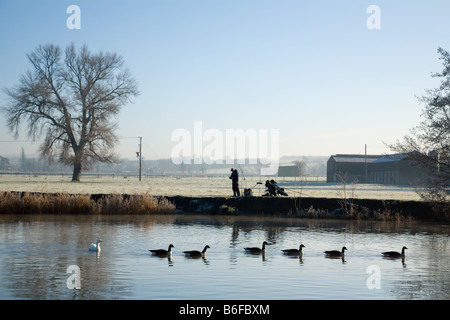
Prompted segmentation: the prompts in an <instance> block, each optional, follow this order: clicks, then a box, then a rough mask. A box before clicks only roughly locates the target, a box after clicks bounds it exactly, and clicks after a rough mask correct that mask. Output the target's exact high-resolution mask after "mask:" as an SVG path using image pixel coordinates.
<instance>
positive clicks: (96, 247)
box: [89, 239, 103, 252]
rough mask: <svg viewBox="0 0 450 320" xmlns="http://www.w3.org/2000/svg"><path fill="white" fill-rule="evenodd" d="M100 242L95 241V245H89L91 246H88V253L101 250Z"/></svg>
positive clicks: (99, 240)
mask: <svg viewBox="0 0 450 320" xmlns="http://www.w3.org/2000/svg"><path fill="white" fill-rule="evenodd" d="M100 242H103V241H102V240H101V239H98V240H97V244H95V243H91V245H90V246H89V251H97V252H100V250H101V248H100Z"/></svg>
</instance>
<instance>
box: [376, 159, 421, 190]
mask: <svg viewBox="0 0 450 320" xmlns="http://www.w3.org/2000/svg"><path fill="white" fill-rule="evenodd" d="M369 170H370V180H369V181H370V182H371V183H380V184H402V185H409V184H418V183H420V181H421V180H423V179H424V178H426V176H427V172H426V170H425V169H424V168H423V167H420V166H419V165H417V164H415V163H414V162H413V161H412V160H411V158H410V155H408V154H391V155H385V156H382V157H380V158H378V159H377V160H375V161H373V162H372V163H371V164H370V166H369Z"/></svg>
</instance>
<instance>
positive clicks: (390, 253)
mask: <svg viewBox="0 0 450 320" xmlns="http://www.w3.org/2000/svg"><path fill="white" fill-rule="evenodd" d="M405 249H408V248H407V247H403V248H402V253H400V252H396V251H386V252H382V255H383V256H385V257H389V258H400V257H404V256H405Z"/></svg>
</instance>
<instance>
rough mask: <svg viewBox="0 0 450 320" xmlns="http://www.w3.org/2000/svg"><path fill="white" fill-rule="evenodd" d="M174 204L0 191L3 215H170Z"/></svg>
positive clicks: (119, 197) (141, 197)
mask: <svg viewBox="0 0 450 320" xmlns="http://www.w3.org/2000/svg"><path fill="white" fill-rule="evenodd" d="M174 211H175V205H174V204H172V203H171V202H169V201H168V200H167V199H165V198H162V199H157V198H155V197H152V196H150V195H149V194H144V195H117V194H116V195H104V196H102V197H101V198H100V199H98V200H95V199H92V198H91V196H89V195H80V194H75V195H74V194H63V193H57V194H47V193H28V192H25V193H15V192H3V193H1V194H0V214H169V213H173V212H174Z"/></svg>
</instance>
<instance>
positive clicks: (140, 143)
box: [139, 137, 142, 181]
mask: <svg viewBox="0 0 450 320" xmlns="http://www.w3.org/2000/svg"><path fill="white" fill-rule="evenodd" d="M141 177H142V137H139V181H141Z"/></svg>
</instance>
